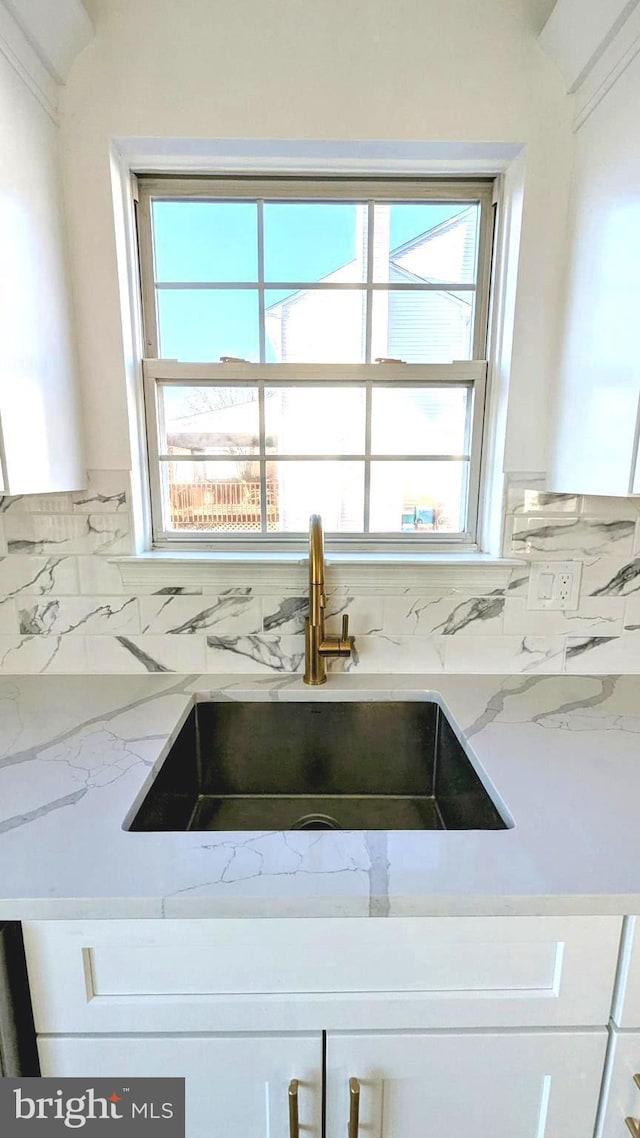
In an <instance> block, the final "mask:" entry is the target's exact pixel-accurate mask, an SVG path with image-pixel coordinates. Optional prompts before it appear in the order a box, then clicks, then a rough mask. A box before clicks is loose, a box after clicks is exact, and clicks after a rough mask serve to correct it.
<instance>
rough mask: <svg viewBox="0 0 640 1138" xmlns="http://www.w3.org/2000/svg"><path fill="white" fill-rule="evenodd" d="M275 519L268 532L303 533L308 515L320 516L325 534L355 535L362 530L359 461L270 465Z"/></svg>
mask: <svg viewBox="0 0 640 1138" xmlns="http://www.w3.org/2000/svg"><path fill="white" fill-rule="evenodd" d="M267 471H268V474H269V476H270V477H271V478H272V479H273V483H274V486H275V488H276V498H277V501H278V516H277V519H276V520H275V521H270V523H269V529H270V530H274V531H275V530H277V531H280V532H281V533H286V532H289V533H291V532H297V533H306V532H307V530H308V529H309V516H310V514H321V515H322V524H323V526H324V529H325V532H327V533H328V532H340V533H348V532H358V531H361V530H362V527H363V514H364V464H363V463H362V462H349V461H348V460H347V461H345V462H296V461H293V462H269V463H268V465H267Z"/></svg>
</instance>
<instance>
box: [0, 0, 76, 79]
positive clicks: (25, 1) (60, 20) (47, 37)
mask: <svg viewBox="0 0 640 1138" xmlns="http://www.w3.org/2000/svg"><path fill="white" fill-rule="evenodd" d="M0 3H2V4H3V6H4V8H5V9H6V11H7V12H8V14H9V15H10V16H11V17H12V19H13V20H14V21H15V23H16V24H17V26H18V27H19V28H20V30H21V32H22V34H23V36H24V37H25V39H26V40H27V42H28V43H29V45H30V47H31V48H32V49H33V51H34V52H35V54H36V55H37V57H38V59H39V60H40V62H41V64H42V66H43V67H44V68H45V70H46V71H47V72H48V74H49V75H50V76H51V78H52V79H53V81H54V82H55V83H58V84H61V83H65V82H66V80H67V76H68V74H69V71H70V69H71V65H72V63H73V61H74V59H75V58H76V56H77V55H78V54H79V53H80V52H81V51H82V49H83V48H85V47H86V46H87V44H88V43H90V41H91V40H92V39H93V36H94V27H93V23H92V21H91V18H90V17H89V14H88V12H87V10H86V8H85V7H84V5H83V3H82V0H54V2H52V0H0Z"/></svg>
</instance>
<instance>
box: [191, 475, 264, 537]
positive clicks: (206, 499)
mask: <svg viewBox="0 0 640 1138" xmlns="http://www.w3.org/2000/svg"><path fill="white" fill-rule="evenodd" d="M169 492H170V501H171V521H172V524H173V527H174V528H175V529H178V530H227V531H233V530H238V531H242V532H246V531H247V530H257V531H258V532H259V531H260V526H261V520H260V483H259V482H258V481H252V482H237V481H228V482H226V481H219V482H196V483H193V482H172V483H170V487H169ZM278 520H279V502H278V483H277V482H276V481H275V479H267V528H268V529H275V528H276V527H277V524H278Z"/></svg>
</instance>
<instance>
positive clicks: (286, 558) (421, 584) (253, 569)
mask: <svg viewBox="0 0 640 1138" xmlns="http://www.w3.org/2000/svg"><path fill="white" fill-rule="evenodd" d="M110 560H111V561H112V562H113V563H114V564H116V565H118V567H119V569H120V574H121V576H122V581H123V584H124V586H125V588H126V589H127V590H128V591H129V590H130V591H131V592H132V593H135V592H136V589H137V588H138V587H139V586H141V585H143V586H144V589H145V592H146V591H148V589H149V588H150V586H156V587H157V588H158V589H161V588H163V587H169V588H170V587H171V586H175V587H179V586H184V587H189V586H193V587H201V586H205V587H206V589H207V592H210V591H211V586H212V585H215V586H219V587H220V588H221V589H228V588H231V587H234V586H235V587H238V586H242V585H247V586H248V585H255V586H257V587H258V588H261V589H264V588H265V587H269V588H273V587H283V588H300V589H301V590H302V591H304V590H305V589H306V588H307V583H308V558H307V557H306V555H305V556H301V555H300V553H299V552H295V553H271V554H269V555H267V554H264V553H200V552H197V551H196V552H181V553H166V552H161V551H158V552H153V553H142V554H138V555H137V556H134V557H114V558H110ZM325 562H326V566H327V585H328V586H329V587H332V586H345V585H347V586H349V588H354V587H355V588H362V589H366V590H370V589H386V590H388V591H389V592H397V591H398V590H406V589H411V588H419V589H423V588H428V589H432V588H441V587H446V588H447V589H451V588H457V587H460V588H464V589H476V588H477V589H481V590H482V591H486V590H487V589H489V590H493V589H499V588H502V587H505V586H506V585H508V583H509V581H510V578H511V574H512V571H513V570H514V569H517V568H518V567H521V566H523V565H525V562H524V561H519V560H517V559H516V558H508V557H492V556H490V555H489V554H486V553H427V554H416V553H414V554H407V553H329V554H327V555H326V558H325Z"/></svg>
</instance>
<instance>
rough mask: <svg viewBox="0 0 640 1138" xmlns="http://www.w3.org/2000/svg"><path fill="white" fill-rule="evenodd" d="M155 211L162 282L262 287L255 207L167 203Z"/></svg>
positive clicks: (157, 271)
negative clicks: (237, 283)
mask: <svg viewBox="0 0 640 1138" xmlns="http://www.w3.org/2000/svg"><path fill="white" fill-rule="evenodd" d="M152 210H153V215H152V216H153V237H154V252H155V274H156V280H157V281H176V282H177V281H181V282H182V281H257V279H258V208H257V206H256V204H255V202H189V201H183V202H162V201H156V202H153V205H152Z"/></svg>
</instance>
